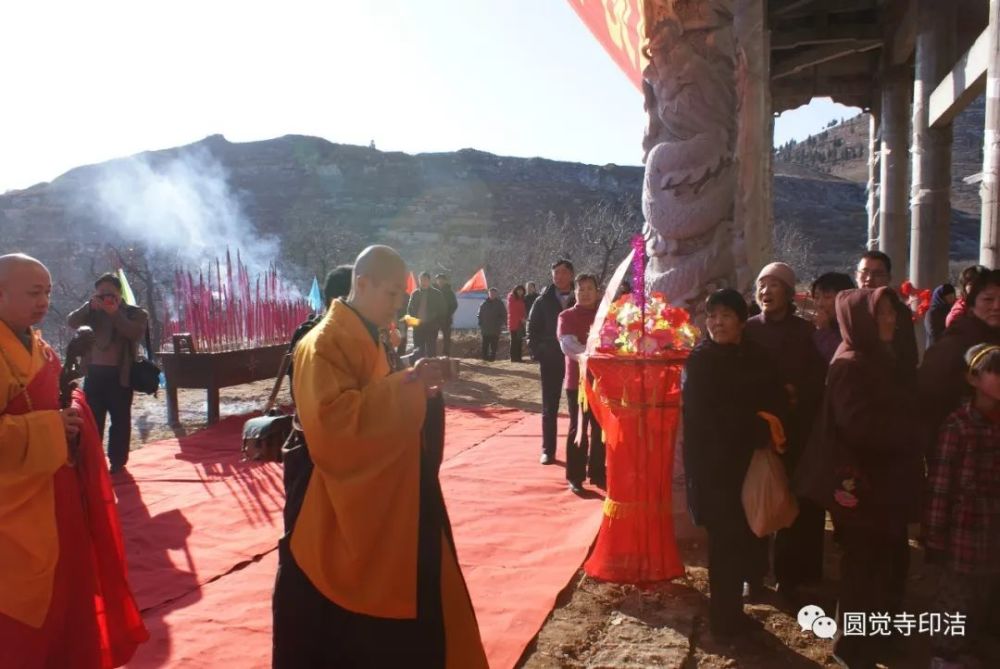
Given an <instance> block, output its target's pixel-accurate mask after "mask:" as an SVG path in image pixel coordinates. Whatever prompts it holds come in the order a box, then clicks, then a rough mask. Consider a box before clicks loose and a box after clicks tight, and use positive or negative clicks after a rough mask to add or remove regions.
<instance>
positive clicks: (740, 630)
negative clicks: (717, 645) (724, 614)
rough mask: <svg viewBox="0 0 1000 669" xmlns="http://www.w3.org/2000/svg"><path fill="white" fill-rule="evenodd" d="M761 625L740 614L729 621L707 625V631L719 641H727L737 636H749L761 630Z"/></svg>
mask: <svg viewBox="0 0 1000 669" xmlns="http://www.w3.org/2000/svg"><path fill="white" fill-rule="evenodd" d="M761 627H762V625H761V624H760V622H758V621H757V620H755V619H753V618H751V617H750V616H748V615H747V614H745V613H740V614H739V615H738V616H735V617H734V618H732V619H731V620H727V621H725V622H719V623H709V626H708V628H709V631H711V632H712V636H714V637H715V638H716V639H719V640H720V641H728V640H730V639H733V638H735V637H738V636H743V635H745V634H749V633H751V632H754V631H756V630H759V629H761Z"/></svg>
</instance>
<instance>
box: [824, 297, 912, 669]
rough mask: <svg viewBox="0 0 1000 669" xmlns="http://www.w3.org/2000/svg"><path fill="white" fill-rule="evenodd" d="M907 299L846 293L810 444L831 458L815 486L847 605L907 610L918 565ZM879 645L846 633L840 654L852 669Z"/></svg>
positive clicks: (868, 663) (868, 661) (842, 604)
mask: <svg viewBox="0 0 1000 669" xmlns="http://www.w3.org/2000/svg"><path fill="white" fill-rule="evenodd" d="M898 302H899V298H898V297H897V296H896V294H895V293H894V292H893V291H892V290H891V289H889V288H886V287H883V288H876V289H874V290H870V289H861V290H848V291H844V292H842V293H840V294H839V295H837V320H838V322H839V323H840V331H841V335H842V337H843V339H844V341H843V343H842V344H841V346H840V348H839V349H838V350H837V354H836V355H835V356H834V359H833V363H832V364H831V365H830V372H829V376H828V377H827V390H826V395H825V399H824V403H823V414H822V418H821V420H820V422H819V424H818V425H817V430H818V432H817V435H816V441H815V442H813V444H811V448H813V447H818V448H820V449H821V450H822V451H823V452H824V453H826V454H827V455H828V457H827V465H828V471H823V472H821V478H822V481H820V482H818V483H817V482H813V483H816V485H815V486H809V487H810V489H811V490H814V491H816V490H818V491H819V495H818V496H819V497H820V498H821V499H822V500H823V501H824V503H825V505H826V506H827V508H828V509H829V511H830V515H831V516H832V517H833V520H834V523H835V524H836V525H837V532H838V538H839V541H840V543H841V545H842V547H843V550H844V552H843V556H842V559H841V570H840V579H841V584H840V597H839V603H838V610H839V611H850V612H865V613H873V612H891V613H898V612H899V607H900V605H901V603H902V598H903V590H904V586H905V582H906V572H907V569H908V564H909V546H908V537H907V523H908V522H915V521H916V520H919V518H920V513H921V504H920V496H921V495H920V493H921V491H922V489H923V459H922V458H923V452H924V449H923V445H922V443H921V442H920V437H921V434H922V432H921V428H920V426H919V424H918V422H917V421H916V420H915V419H914V410H913V408H914V397H913V391H912V389H911V388H912V386H911V385H910V384H909V383H908V382H907V379H909V378H911V374H912V371H911V370H908V369H905V367H906V363H904V362H902V360H903V357H904V356H901V355H900V353H899V352H898V351H896V350H895V349H894V348H893V339H894V336H895V331H896V318H897V309H898ZM812 455H813V453H812V452H810V456H812ZM879 642H880V639H879V638H878V637H864V636H842V637H840V638H839V639H838V640H837V642H836V643H835V645H834V653H835V655H836V656H837V657H838V658H839V659H840V660H841V661H842V662H843V663H845V664H846V665H847V666H849V667H851V669H856V668H858V667H874V666H875V660H876V658H877V655H878V653H879V650H880V644H879Z"/></svg>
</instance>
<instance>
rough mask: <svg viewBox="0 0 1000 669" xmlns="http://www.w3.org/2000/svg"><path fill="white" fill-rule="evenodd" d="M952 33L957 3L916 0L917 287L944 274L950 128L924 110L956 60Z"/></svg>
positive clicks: (913, 205)
mask: <svg viewBox="0 0 1000 669" xmlns="http://www.w3.org/2000/svg"><path fill="white" fill-rule="evenodd" d="M955 38H956V27H955V3H952V2H941V1H940V0H918V9H917V51H916V71H915V77H914V83H913V121H912V126H913V143H912V149H911V151H912V169H913V182H912V187H911V191H910V273H909V275H910V281H912V282H913V285H915V286H917V287H918V288H934V287H935V286H937V285H938V284H940V283H943V282H944V281H946V280H947V279H948V248H949V239H950V235H949V232H950V228H951V140H952V128H951V125H950V124H949V125H947V126H944V127H940V128H931V127H929V123H928V112H929V101H930V95H931V92H933V90H934V89H935V88H936V87H937V85H938V83H939V82H940V81H941V79H942V78H944V76H945V75H946V74H947V73H948V72H949V71H950V70H951V67H952V65H954V62H955Z"/></svg>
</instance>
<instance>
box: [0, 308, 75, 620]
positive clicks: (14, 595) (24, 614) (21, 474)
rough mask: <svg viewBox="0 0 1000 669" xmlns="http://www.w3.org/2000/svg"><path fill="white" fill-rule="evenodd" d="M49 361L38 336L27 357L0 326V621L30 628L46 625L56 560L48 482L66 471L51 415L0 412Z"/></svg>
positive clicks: (59, 432)
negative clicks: (9, 620)
mask: <svg viewBox="0 0 1000 669" xmlns="http://www.w3.org/2000/svg"><path fill="white" fill-rule="evenodd" d="M50 355H53V353H52V350H51V349H50V348H48V346H46V345H44V344H43V343H42V341H41V338H40V337H39V336H38V334H37V332H36V333H35V335H34V341H33V344H32V350H31V351H30V352H29V351H28V349H27V348H25V346H24V344H22V343H21V341H20V340H19V339H18V338H17V336H16V335H15V334H14V333H13V332H11V330H10V328H9V327H7V325H6V324H4V323H3V322H2V321H0V593H2V594H0V614H3V615H6V616H9V617H11V618H13V619H14V620H18V621H20V622H23V623H25V624H27V625H30V626H32V627H40V626H41V625H42V622H43V621H44V620H45V616H46V613H47V612H48V609H49V602H50V600H51V599H52V583H53V579H54V577H55V569H56V563H57V562H58V560H59V539H58V530H57V528H56V512H55V494H54V487H53V480H54V479H53V476H54V474H55V473H56V471H58V470H59V469H60V468H61V467H62V466H63V465H65V464H66V460H67V457H68V449H67V446H66V432H65V428H64V427H63V422H62V418H61V417H60V416H59V411H58V410H47V411H31V412H29V413H23V414H20V415H11V414H9V413H7V412H6V410H7V407H8V405H9V404H10V403H11V402H12V401H15V400H18V399H19V398H22V399H23V397H24V396H25V395H24V393H25V390H26V389H27V388H28V386H29V384H30V383H31V382H32V380H33V379H34V378H35V375H36V374H38V373H40V372H41V371H42V370H43V369H44V368H45V367H46V366H47V365H48V363H49V358H48V357H47V356H50Z"/></svg>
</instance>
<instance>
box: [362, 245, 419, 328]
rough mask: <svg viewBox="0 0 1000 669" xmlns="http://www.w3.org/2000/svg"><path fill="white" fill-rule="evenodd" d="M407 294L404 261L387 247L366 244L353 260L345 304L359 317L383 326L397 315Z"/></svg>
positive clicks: (393, 250)
mask: <svg viewBox="0 0 1000 669" xmlns="http://www.w3.org/2000/svg"><path fill="white" fill-rule="evenodd" d="M405 295H406V263H405V262H403V259H402V258H401V257H400V256H399V254H398V253H396V250H395V249H393V248H390V247H388V246H379V245H376V246H369V247H368V248H366V249H365V250H364V251H362V252H361V254H360V255H359V256H358V259H357V260H355V261H354V275H353V277H352V284H351V295H350V297H348V298H347V301H348V303H349V304H350V305H351V306H352V307H354V308H355V309H357V310H358V313H360V314H361V315H362V316H364V317H365V318H366V319H368V320H369V321H371V322H372V323H374V324H375V325H377V326H378V327H380V328H381V327H386V326H387V325H389V323H391V322H392V321H393V320H395V318H396V313H397V312H398V311H399V308H400V307H401V306H402V305H403V299H404V297H405Z"/></svg>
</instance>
